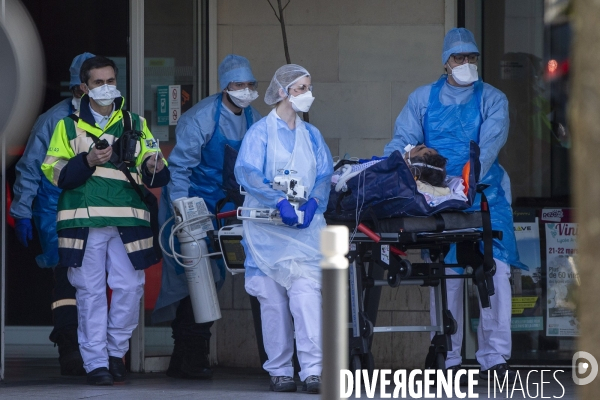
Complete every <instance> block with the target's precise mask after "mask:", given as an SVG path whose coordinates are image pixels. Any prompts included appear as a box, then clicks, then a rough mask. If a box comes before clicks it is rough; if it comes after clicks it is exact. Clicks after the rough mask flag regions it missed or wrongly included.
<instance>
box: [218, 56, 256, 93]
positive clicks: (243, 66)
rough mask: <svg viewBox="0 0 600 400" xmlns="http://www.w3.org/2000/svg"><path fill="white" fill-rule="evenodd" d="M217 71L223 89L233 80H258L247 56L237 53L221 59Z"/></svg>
mask: <svg viewBox="0 0 600 400" xmlns="http://www.w3.org/2000/svg"><path fill="white" fill-rule="evenodd" d="M217 73H218V74H219V86H221V90H225V88H226V87H227V86H228V85H229V84H230V83H231V82H256V78H255V77H254V75H252V69H251V68H250V61H248V59H247V58H246V57H242V56H238V55H235V54H229V55H228V56H226V57H225V58H224V59H223V61H221V64H220V65H219V69H218V71H217Z"/></svg>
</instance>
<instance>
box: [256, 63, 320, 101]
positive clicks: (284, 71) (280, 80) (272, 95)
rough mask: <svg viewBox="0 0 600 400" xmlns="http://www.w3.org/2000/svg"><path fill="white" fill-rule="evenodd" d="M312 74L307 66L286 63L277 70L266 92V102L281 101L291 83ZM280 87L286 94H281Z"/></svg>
mask: <svg viewBox="0 0 600 400" xmlns="http://www.w3.org/2000/svg"><path fill="white" fill-rule="evenodd" d="M304 76H310V74H309V73H308V71H307V70H306V68H304V67H301V66H300V65H296V64H286V65H284V66H282V67H280V68H279V69H278V70H277V71H275V75H273V79H271V84H270V85H269V87H268V88H267V91H266V92H265V103H267V104H268V105H270V106H272V105H273V104H276V103H279V102H280V101H281V100H283V99H285V98H286V97H287V91H288V88H289V87H290V85H292V84H293V83H294V82H296V81H297V80H298V79H300V78H302V77H304ZM279 89H281V90H283V92H284V93H285V95H284V96H281V95H280V94H279Z"/></svg>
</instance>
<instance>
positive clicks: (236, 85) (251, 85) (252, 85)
mask: <svg viewBox="0 0 600 400" xmlns="http://www.w3.org/2000/svg"><path fill="white" fill-rule="evenodd" d="M257 87H258V83H257V82H229V85H227V89H228V90H244V89H246V88H248V89H250V90H256V88H257Z"/></svg>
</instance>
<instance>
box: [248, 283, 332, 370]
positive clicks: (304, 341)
mask: <svg viewBox="0 0 600 400" xmlns="http://www.w3.org/2000/svg"><path fill="white" fill-rule="evenodd" d="M245 287H246V291H247V292H248V294H250V295H251V296H255V297H257V298H258V301H259V302H260V316H261V320H262V334H263V344H264V347H265V351H266V353H267V356H268V360H267V361H266V362H265V364H264V365H263V368H264V369H265V371H267V372H268V373H269V375H271V376H290V377H293V376H294V366H293V365H292V356H293V355H294V333H295V334H296V350H297V353H298V362H299V363H300V373H299V375H300V379H301V380H302V381H304V380H305V379H306V378H308V377H309V376H310V375H318V376H321V371H322V369H323V364H322V363H323V350H322V347H321V285H320V284H318V283H316V282H315V281H313V280H311V279H306V278H300V279H296V280H294V281H293V282H292V286H291V287H290V288H289V289H288V290H286V289H285V288H284V287H283V286H281V285H280V284H278V283H277V282H275V281H274V280H273V279H271V278H269V277H268V276H253V277H249V278H246V284H245ZM294 328H295V330H294Z"/></svg>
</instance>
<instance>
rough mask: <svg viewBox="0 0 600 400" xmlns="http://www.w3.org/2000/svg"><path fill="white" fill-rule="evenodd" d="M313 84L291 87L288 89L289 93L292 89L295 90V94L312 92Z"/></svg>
mask: <svg viewBox="0 0 600 400" xmlns="http://www.w3.org/2000/svg"><path fill="white" fill-rule="evenodd" d="M312 89H313V87H312V85H298V86H296V87H291V88H289V89H288V94H291V93H290V91H292V92H294V93H295V94H303V93H306V92H308V91H311V92H312Z"/></svg>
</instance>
